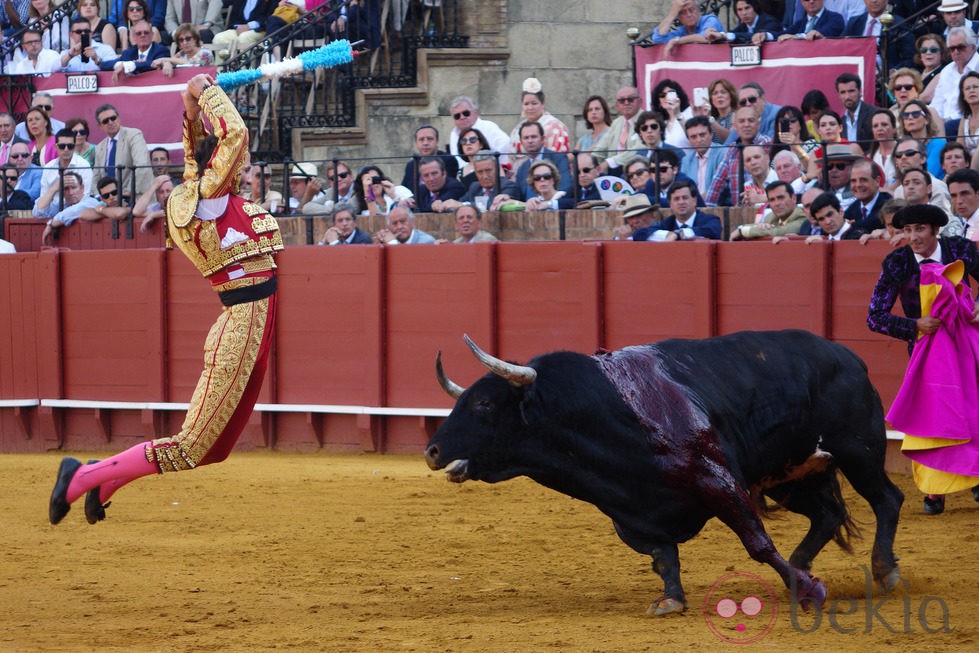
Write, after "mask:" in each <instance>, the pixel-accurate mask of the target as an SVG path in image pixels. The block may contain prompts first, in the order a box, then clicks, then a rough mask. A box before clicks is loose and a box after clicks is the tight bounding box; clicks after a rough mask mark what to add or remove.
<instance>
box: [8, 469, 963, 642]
mask: <svg viewBox="0 0 979 653" xmlns="http://www.w3.org/2000/svg"><path fill="white" fill-rule="evenodd" d="M81 457H82V458H85V457H86V456H85V455H84V454H82V455H81ZM59 459H60V455H57V454H50V455H44V456H41V455H4V456H2V458H0V460H2V465H3V474H2V476H0V488H2V496H4V497H6V498H7V501H8V502H9V505H8V508H9V510H5V512H4V514H5V515H6V517H5V518H4V524H3V537H2V539H0V542H2V553H0V555H2V558H0V559H2V569H0V615H3V617H2V621H3V627H2V628H0V651H3V652H4V653H12V652H13V653H20V652H28V651H64V652H68V651H100V652H110V651H140V652H143V651H189V652H191V651H192V652H195V653H199V652H207V653H214V652H217V651H235V652H237V651H249V652H251V651H272V650H287V651H330V652H334V651H336V652H348V651H349V652H359V651H370V652H372V653H373V652H377V651H383V652H391V651H420V652H447V651H453V652H455V651H479V652H497V651H498V652H519V653H524V652H531V651H575V652H576V651H583V652H594V651H603V652H604V651H608V652H636V651H697V652H704V651H724V650H730V651H737V650H742V651H743V650H773V651H779V652H780V653H781V652H785V651H802V650H805V651H829V650H838V651H860V652H861V653H866V652H869V651H884V650H906V651H929V652H931V651H955V652H956V653H961V652H963V651H969V650H977V648H979V626H977V619H976V615H977V614H979V594H977V592H976V590H975V581H974V579H973V574H974V573H975V572H976V568H977V565H976V562H975V561H976V555H977V546H976V544H977V541H979V531H977V528H976V525H977V523H979V505H977V504H975V503H973V501H972V497H971V496H969V495H968V494H967V493H966V494H959V495H956V496H954V497H951V498H950V499H949V507H948V510H947V511H946V514H944V515H942V516H940V517H926V516H924V515H923V514H921V501H920V496H919V495H918V493H917V491H916V490H915V489H914V487H913V485H912V483H911V482H910V479H909V478H908V477H904V476H901V477H897V482H898V484H899V485H900V486H901V488H902V490H904V492H905V494H906V495H907V497H908V498H907V500H906V502H905V506H904V511H903V514H902V523H901V526H900V530H899V532H898V542H897V550H898V555H899V556H901V565H902V569H903V572H904V578H905V579H906V581H907V588H906V589H904V590H903V591H899V592H898V593H897V594H896V595H894V596H892V597H890V598H887V599H883V597H876V598H871V599H870V600H869V601H868V598H867V596H866V587H865V585H866V579H865V572H864V568H865V566H866V565H867V564H868V563H869V548H870V543H869V536H870V533H872V528H871V527H870V525H869V521H870V512H869V510H868V509H867V507H866V504H864V503H863V501H862V500H861V499H859V497H856V496H855V495H853V494H852V492H849V493H848V497H849V499H850V505H851V507H852V508H853V509H854V512H855V514H856V515H857V517H858V518H859V519H860V520H862V521H863V522H865V523H867V527H866V528H865V532H866V533H867V538H868V539H864V540H860V541H857V542H856V546H855V548H856V555H854V556H849V555H846V554H844V553H843V552H841V551H840V550H839V549H838V548H836V546H835V545H834V544H830V545H829V547H827V549H826V550H825V551H824V552H823V554H822V555H821V556H820V557H819V558H817V560H816V569H815V573H816V575H818V576H819V577H820V578H822V579H823V580H824V581H825V582H826V585H827V588H828V590H829V600H828V601H827V604H826V606H825V607H824V610H823V612H822V613H820V615H819V617H820V620H819V621H818V622H817V621H816V615H815V614H814V613H808V614H794V613H793V610H792V606H791V605H790V601H789V595H788V592H787V591H786V590H785V588H784V587H783V586H782V585H781V584H780V582H779V581H778V578H777V576H776V575H775V573H774V572H773V571H772V570H771V569H770V568H768V567H763V566H761V565H759V564H757V563H755V562H753V561H751V560H750V559H749V558H748V556H747V554H746V553H745V551H744V549H743V548H742V547H741V545H740V543H739V542H738V541H737V539H736V538H735V537H734V536H733V534H732V533H731V532H730V531H728V530H727V529H726V528H725V527H724V526H723V525H721V524H720V523H718V522H716V521H713V522H711V523H710V524H708V526H707V528H706V529H705V530H704V532H702V533H701V534H700V535H699V536H698V537H697V538H695V539H694V540H692V541H690V542H688V543H687V544H685V545H681V547H680V554H681V561H682V563H683V565H684V568H683V569H684V571H683V582H684V587H685V589H686V592H687V598H688V600H689V602H690V609H689V610H688V611H687V612H686V613H684V614H683V615H676V616H668V617H658V618H654V617H647V616H645V615H644V612H645V609H646V607H647V606H648V605H649V603H650V601H651V600H653V599H654V598H656V597H658V596H659V595H660V593H661V590H662V585H661V582H660V580H659V577H657V576H655V575H654V574H653V573H652V572H651V571H650V569H649V560H648V558H643V557H642V556H639V555H638V554H635V553H633V552H632V551H631V550H630V549H628V548H627V547H626V546H625V545H624V544H622V543H621V542H620V541H619V540H618V538H617V537H616V536H615V534H614V532H613V530H612V525H611V523H610V522H609V520H608V519H607V518H605V517H604V516H603V515H601V514H600V513H599V512H598V511H597V510H596V509H594V508H593V507H592V506H590V505H586V504H583V503H580V502H577V501H574V500H572V499H569V498H567V497H564V496H562V495H558V494H556V493H554V492H552V491H550V490H546V489H544V488H542V487H540V486H538V485H536V484H534V483H532V482H530V481H528V480H526V479H518V480H515V481H510V482H508V483H503V484H498V485H495V486H491V485H486V484H482V483H467V484H464V485H462V486H456V485H452V484H449V483H447V482H446V481H445V480H444V479H443V477H442V474H441V473H434V472H430V471H429V470H428V469H427V468H426V466H425V464H424V461H423V460H422V459H421V456H417V457H403V456H376V455H361V456H356V455H347V456H342V455H330V454H306V455H299V454H295V455H294V454H277V453H264V452H263V453H237V454H234V455H232V457H231V458H230V459H229V460H228V461H227V462H225V463H223V464H220V465H215V466H212V467H208V468H203V469H200V470H197V471H194V472H189V473H183V474H173V475H168V476H166V477H153V478H147V479H143V480H141V481H138V482H136V483H134V484H132V485H131V486H129V487H127V488H124V489H123V490H121V491H120V492H119V493H118V494H117V495H116V497H115V498H114V501H113V505H112V506H111V508H109V511H108V513H109V517H108V519H107V520H106V521H104V522H101V523H100V524H97V525H95V526H89V525H88V524H87V523H86V522H85V518H84V513H83V509H82V505H81V503H78V504H76V506H75V508H74V510H73V511H72V512H71V514H69V515H68V517H66V518H65V521H64V522H62V524H60V525H59V526H57V527H55V526H51V525H50V524H48V520H47V500H48V494H49V492H50V490H51V486H52V484H53V481H54V475H55V470H56V468H57V465H58V461H59ZM803 526H804V525H803V522H802V521H801V520H799V519H798V518H796V517H794V516H790V517H785V518H781V519H776V520H769V521H768V527H769V531H770V532H771V533H772V534H773V537H774V539H775V542H776V544H777V545H778V546H779V548H780V550H781V551H782V553H783V554H785V555H786V556H787V555H788V554H789V553H791V550H792V548H793V547H794V546H795V544H796V542H797V541H798V539H800V538H801V536H802V533H803ZM731 574H734V575H733V576H732V575H731ZM769 592H774V598H775V601H774V602H772V601H770V600H767V597H768V593H769ZM748 596H757V597H760V598H761V599H762V602H761V606H760V609H761V613H760V614H754V613H756V612H757V609H758V604H757V603H756V602H752V601H744V602H742V601H741V599H742V598H744V597H748ZM706 597H710V602H709V607H708V610H707V612H706V616H705V613H704V611H703V604H704V601H705V598H706ZM725 598H727V599H732V598H733V599H735V602H733V603H732V602H731V601H727V602H724V601H722V600H721V599H725ZM882 600H883V602H881V601H882ZM739 603H740V605H741V607H742V608H743V609H745V610H747V611H748V612H750V613H752V616H750V617H747V616H744V614H742V613H737V614H735V616H734V617H731V618H729V619H722V618H720V617H719V616H718V614H717V611H716V610H717V608H716V607H715V606H722V607H723V606H728V607H730V606H732V605H735V606H736V605H738V604H739ZM753 607H756V609H752V608H753ZM775 608H777V610H778V612H777V613H776V612H774V609H775ZM722 611H723V610H722ZM946 613H947V614H946ZM943 614H946V616H947V626H948V628H949V629H950V632H946V631H945V630H943V625H944V624H943ZM739 623H741V624H743V625H744V629H743V630H737V628H736V626H737V624H739ZM928 630H931V631H934V632H927V631H928ZM749 640H754V641H753V642H752V643H750V644H748V645H747V646H743V647H740V648H739V646H738V644H739V643H744V642H746V641H749Z"/></svg>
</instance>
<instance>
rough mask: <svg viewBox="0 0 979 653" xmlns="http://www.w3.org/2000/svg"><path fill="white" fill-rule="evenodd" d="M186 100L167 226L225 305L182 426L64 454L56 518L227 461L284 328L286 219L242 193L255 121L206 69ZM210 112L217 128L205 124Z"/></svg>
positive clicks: (53, 501)
mask: <svg viewBox="0 0 979 653" xmlns="http://www.w3.org/2000/svg"><path fill="white" fill-rule="evenodd" d="M183 100H184V120H183V134H184V136H183V141H184V157H185V161H186V163H185V168H184V181H183V183H182V184H180V185H179V186H177V187H176V188H175V189H174V190H173V192H172V193H171V194H170V197H169V198H168V199H167V206H166V217H167V230H168V233H169V238H170V239H172V241H173V242H174V243H175V244H176V245H177V247H178V248H179V249H180V250H181V251H182V252H183V253H184V254H185V255H186V256H187V258H189V259H190V261H191V263H193V264H194V266H195V267H197V269H198V270H199V271H200V272H201V274H203V275H204V277H205V278H206V279H207V280H208V281H209V282H210V283H211V287H212V288H213V289H214V291H215V292H217V293H218V297H219V298H220V300H221V303H222V304H223V305H224V309H223V310H222V311H221V314H220V315H219V316H218V318H217V321H216V322H215V323H214V326H213V327H211V331H210V333H208V336H207V340H206V342H205V343H204V351H205V353H206V356H205V363H204V370H203V372H202V373H201V376H200V380H199V381H198V383H197V388H196V389H195V391H194V394H193V396H192V397H191V400H190V408H189V409H188V410H187V417H186V418H185V420H184V423H183V426H181V428H180V431H179V432H178V433H177V434H176V435H172V436H166V437H160V438H156V439H154V440H149V441H146V442H141V443H139V444H137V445H135V446H133V447H131V448H129V449H127V450H125V451H123V452H122V453H118V454H116V455H114V456H112V457H111V458H108V459H107V460H104V461H101V462H100V461H97V460H94V461H89V463H88V464H82V462H81V461H80V460H77V459H75V458H70V457H66V458H63V459H62V461H61V465H60V467H59V468H58V474H57V477H56V479H55V485H54V489H53V490H52V492H51V498H50V500H49V503H48V518H49V519H50V521H51V523H52V524H57V523H58V522H60V521H61V520H62V519H63V518H64V517H65V515H67V514H68V511H69V510H71V504H72V503H73V502H74V501H76V500H77V499H79V498H81V497H82V496H85V517H86V519H87V520H88V523H90V524H95V523H97V522H99V521H101V520H102V519H105V509H106V508H107V507H108V505H109V503H108V500H109V497H111V496H112V494H113V493H114V492H116V490H118V489H119V488H121V487H122V486H123V485H126V484H127V483H129V482H131V481H134V480H136V479H137V478H141V477H143V476H148V475H150V474H159V473H163V472H176V471H183V470H188V469H194V468H195V467H198V466H200V465H208V464H211V463H217V462H221V461H222V460H224V459H225V458H227V456H228V454H230V453H231V449H232V448H233V447H234V445H235V443H236V442H237V440H238V436H239V435H241V432H242V429H244V427H245V424H246V423H247V422H248V419H249V417H250V416H251V414H252V409H253V408H254V406H255V401H256V400H257V399H258V392H259V390H260V389H261V387H262V379H263V378H264V376H265V369H266V366H267V364H268V355H269V351H270V349H271V345H272V334H273V332H274V331H275V306H276V292H275V291H276V273H275V262H274V260H273V258H272V254H273V253H274V252H276V251H279V250H281V249H282V237H281V235H280V234H279V226H278V224H277V223H276V221H275V219H274V218H273V217H272V216H270V215H269V214H268V212H266V211H265V209H263V208H262V207H261V206H259V205H257V204H253V203H251V202H249V201H247V200H245V199H244V198H243V197H241V196H240V195H238V186H239V183H240V181H241V169H242V162H243V160H244V158H245V157H246V156H248V129H247V128H246V127H245V123H244V121H243V120H242V119H241V116H240V115H239V114H238V111H237V110H236V109H235V105H234V103H233V102H232V101H231V100H230V99H229V98H228V96H227V95H225V93H224V91H223V90H221V88H220V87H218V86H217V85H215V83H214V80H213V79H212V78H211V77H210V76H209V75H204V74H202V75H196V76H194V77H193V78H192V79H191V80H190V81H188V82H187V88H186V90H185V91H184V92H183ZM202 114H203V116H204V117H206V118H207V120H208V122H209V123H210V125H211V126H212V128H213V130H214V132H213V133H210V134H209V133H207V132H205V129H204V122H203V120H202V119H201V117H202Z"/></svg>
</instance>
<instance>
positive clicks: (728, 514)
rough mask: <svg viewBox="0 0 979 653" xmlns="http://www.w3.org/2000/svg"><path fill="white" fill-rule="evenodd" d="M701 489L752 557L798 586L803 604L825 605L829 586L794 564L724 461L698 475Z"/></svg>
mask: <svg viewBox="0 0 979 653" xmlns="http://www.w3.org/2000/svg"><path fill="white" fill-rule="evenodd" d="M697 478H699V479H701V483H702V485H701V486H700V492H701V496H702V499H703V501H704V502H705V503H706V505H709V506H711V507H713V508H714V509H715V510H716V514H717V517H718V519H720V520H721V521H722V522H724V523H725V524H726V525H727V527H728V528H730V529H731V530H732V531H734V533H735V534H736V535H737V536H738V538H740V539H741V543H742V544H743V545H744V548H745V550H747V551H748V555H750V556H751V557H752V559H754V560H757V561H758V562H762V563H765V564H767V565H769V566H771V567H772V569H774V570H775V571H776V572H778V575H779V576H781V577H782V582H783V583H785V586H786V587H788V588H789V589H790V590H793V589H795V590H796V596H795V598H796V600H798V602H799V604H800V605H802V606H803V607H808V605H809V604H810V603H814V604H815V605H817V606H822V604H823V602H824V601H825V600H826V588H825V587H824V586H823V584H822V582H820V581H819V580H818V579H816V578H813V577H812V576H811V575H809V573H808V572H806V571H804V570H802V569H798V568H796V567H793V566H792V565H790V564H789V563H788V562H786V560H785V558H783V557H782V556H781V555H780V554H779V552H778V550H776V548H775V544H774V542H772V538H771V537H769V535H768V533H767V532H766V531H765V527H764V525H762V522H761V518H760V517H759V516H758V513H757V511H756V510H755V506H754V504H753V503H752V501H751V497H750V496H749V495H748V492H747V491H746V490H745V489H744V488H743V487H741V486H740V485H739V484H738V482H737V481H736V480H735V479H734V478H733V477H732V476H731V475H730V473H729V472H728V471H727V470H725V469H724V468H723V467H721V466H720V465H716V464H712V463H708V467H707V468H705V469H703V470H701V472H700V473H699V475H698V477H697Z"/></svg>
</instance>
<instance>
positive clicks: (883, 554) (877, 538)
mask: <svg viewBox="0 0 979 653" xmlns="http://www.w3.org/2000/svg"><path fill="white" fill-rule="evenodd" d="M857 443H858V444H859V441H857ZM833 456H834V457H835V458H836V461H837V463H838V464H839V467H840V470H841V471H842V472H843V474H844V475H845V476H846V478H847V480H848V481H850V484H851V485H852V486H853V489H855V490H856V491H857V493H858V494H860V496H862V497H863V498H864V499H866V500H867V503H869V504H870V507H871V508H872V509H873V511H874V517H876V519H877V531H876V533H875V534H874V549H873V553H872V554H871V568H872V569H873V574H874V579H875V580H877V581H878V582H880V584H881V585H882V586H883V587H884V589H886V590H888V591H890V590H892V589H894V588H895V587H897V584H898V583H899V582H900V580H901V572H900V569H899V568H898V566H897V557H896V556H895V555H894V537H895V535H896V533H897V520H898V517H899V516H900V513H901V504H902V503H904V493H902V492H901V490H899V489H898V487H897V486H896V485H894V483H892V482H891V479H889V478H887V473H886V472H884V454H883V452H880V454H879V455H877V454H869V453H868V452H867V451H866V450H861V449H860V448H859V447H850V446H847V447H846V448H845V450H835V451H834V452H833Z"/></svg>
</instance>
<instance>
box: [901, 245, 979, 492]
mask: <svg viewBox="0 0 979 653" xmlns="http://www.w3.org/2000/svg"><path fill="white" fill-rule="evenodd" d="M964 276H965V266H964V264H963V263H962V261H955V262H954V263H950V264H949V265H947V266H944V267H942V266H941V265H940V264H926V265H924V266H922V268H921V282H920V292H921V314H922V315H923V316H928V315H930V316H932V317H936V318H938V319H940V320H941V321H942V326H941V328H939V329H938V331H936V332H935V333H933V334H930V335H925V334H920V333H919V335H918V341H917V342H916V343H915V345H914V351H913V352H912V353H911V361H910V362H909V363H908V370H907V373H906V374H905V376H904V381H903V383H902V384H901V389H900V390H899V391H898V393H897V397H895V399H894V403H893V405H892V406H891V410H890V411H889V412H888V413H887V420H888V421H889V422H890V423H891V425H892V426H893V427H894V428H896V429H898V430H900V431H903V432H904V433H905V436H904V443H903V445H902V446H901V451H902V452H903V453H904V455H906V456H907V457H908V458H910V459H911V460H912V461H913V463H912V468H913V472H914V482H915V484H916V485H917V486H918V488H919V489H920V490H921V491H922V492H925V493H927V494H949V493H952V492H958V491H960V490H965V489H968V488H971V487H973V486H975V485H977V484H979V324H976V323H973V322H972V316H973V310H974V307H975V303H974V301H973V299H972V296H971V294H970V292H969V288H968V286H966V285H965V284H964V283H962V280H963V278H964Z"/></svg>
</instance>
